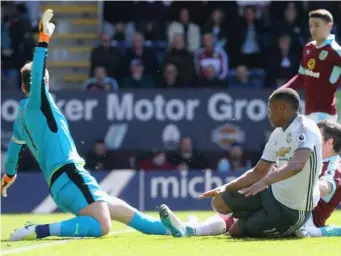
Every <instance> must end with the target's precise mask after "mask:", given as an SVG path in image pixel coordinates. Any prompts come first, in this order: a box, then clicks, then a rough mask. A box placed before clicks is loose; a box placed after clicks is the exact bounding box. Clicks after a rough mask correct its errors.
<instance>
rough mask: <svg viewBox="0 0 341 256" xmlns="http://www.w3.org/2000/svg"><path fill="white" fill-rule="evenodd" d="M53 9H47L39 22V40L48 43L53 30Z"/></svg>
mask: <svg viewBox="0 0 341 256" xmlns="http://www.w3.org/2000/svg"><path fill="white" fill-rule="evenodd" d="M52 17H53V10H51V9H47V10H46V11H45V12H44V13H43V17H42V18H41V20H40V22H39V42H45V43H49V42H50V39H51V36H52V34H53V32H54V29H55V25H54V24H53V23H51V22H50V21H51V19H52Z"/></svg>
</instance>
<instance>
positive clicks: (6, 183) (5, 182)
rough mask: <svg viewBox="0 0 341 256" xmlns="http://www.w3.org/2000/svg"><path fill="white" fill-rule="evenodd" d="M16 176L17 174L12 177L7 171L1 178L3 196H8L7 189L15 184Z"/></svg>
mask: <svg viewBox="0 0 341 256" xmlns="http://www.w3.org/2000/svg"><path fill="white" fill-rule="evenodd" d="M16 178H17V175H16V174H15V175H14V176H12V177H10V176H8V175H7V174H6V173H5V174H4V176H3V177H2V180H1V195H2V196H3V197H7V189H8V188H9V187H10V186H11V185H12V184H13V182H14V181H15V179H16Z"/></svg>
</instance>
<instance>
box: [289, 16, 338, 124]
mask: <svg viewBox="0 0 341 256" xmlns="http://www.w3.org/2000/svg"><path fill="white" fill-rule="evenodd" d="M332 27H333V16H332V15H331V13H330V12H328V11H327V10H315V11H311V12H310V13H309V29H310V33H311V37H312V38H313V40H314V41H312V42H310V43H308V44H307V45H306V46H305V47H304V49H303V51H302V59H301V65H300V68H299V71H298V74H297V75H296V76H294V77H293V78H292V79H291V80H290V81H289V82H287V83H286V84H285V85H283V86H282V87H289V88H292V89H304V91H305V111H306V115H308V117H309V118H311V119H313V120H315V121H316V122H318V121H321V120H325V119H328V120H332V121H337V109H336V90H337V87H338V85H340V82H341V47H340V45H338V44H337V42H336V41H335V36H334V35H332V34H331V33H330V32H331V29H332Z"/></svg>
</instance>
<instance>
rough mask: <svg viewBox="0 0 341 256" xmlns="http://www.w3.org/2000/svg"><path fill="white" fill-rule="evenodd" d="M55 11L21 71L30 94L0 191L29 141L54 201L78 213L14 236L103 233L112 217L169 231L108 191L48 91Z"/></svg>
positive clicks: (13, 176) (45, 16) (48, 16)
mask: <svg viewBox="0 0 341 256" xmlns="http://www.w3.org/2000/svg"><path fill="white" fill-rule="evenodd" d="M52 16H53V11H52V10H47V11H45V12H44V14H43V17H42V20H41V22H40V25H39V43H38V46H37V47H36V48H35V52H34V57H33V62H32V63H29V64H26V65H25V66H24V67H23V68H22V70H21V74H22V80H23V85H22V90H23V92H24V93H25V95H26V96H27V98H26V99H24V100H22V101H21V102H20V108H19V112H18V116H17V118H16V120H15V122H14V128H13V137H12V140H11V142H10V145H9V149H8V153H7V159H6V164H5V168H6V173H5V174H4V176H3V179H2V182H1V194H2V196H4V197H6V196H7V189H8V188H9V186H10V185H12V184H13V182H14V181H15V179H16V167H17V163H18V156H19V152H20V150H21V148H22V145H24V144H26V145H27V147H28V148H29V149H30V151H31V152H32V153H33V155H34V157H35V159H36V160H37V161H38V163H39V166H40V168H41V170H42V172H43V174H44V176H45V179H46V181H47V183H48V185H49V188H50V192H51V196H52V198H53V200H54V202H55V203H56V204H57V206H58V207H59V208H61V209H62V210H64V211H66V212H70V213H73V214H74V215H76V216H75V217H74V218H71V219H69V220H65V221H61V222H56V223H52V224H45V225H33V224H32V225H27V226H25V227H23V228H20V229H17V230H15V231H14V233H13V234H12V235H11V237H10V240H28V239H36V238H44V237H48V236H61V237H100V236H104V235H106V234H108V233H109V231H110V228H111V220H117V221H120V222H123V223H125V224H127V225H129V226H130V227H132V228H135V229H137V230H138V231H141V232H143V233H146V234H156V235H167V234H169V232H168V231H167V229H166V228H165V227H164V226H163V225H162V223H161V222H160V220H158V219H156V218H153V217H150V216H146V215H144V214H143V213H141V212H139V211H138V210H136V209H135V208H133V207H131V206H130V205H128V204H127V203H125V202H124V201H122V200H120V199H118V198H114V197H112V196H109V195H107V194H106V193H105V192H104V191H102V190H101V188H100V187H99V185H98V183H97V181H96V180H95V179H94V178H93V177H92V176H91V175H90V174H89V173H88V172H87V171H86V170H85V169H84V168H83V166H84V160H83V159H82V158H81V157H80V156H79V154H78V152H77V149H76V147H75V143H74V141H73V139H72V137H71V134H70V132H69V128H68V124H67V121H66V119H65V117H64V116H63V114H62V113H61V112H60V111H59V109H58V108H57V106H56V104H55V102H54V100H53V98H52V96H51V94H50V93H49V91H48V80H49V75H48V72H47V70H46V68H45V62H46V56H47V51H48V45H49V41H50V38H51V36H52V34H53V32H54V29H55V26H54V24H52V23H50V20H51V18H52ZM113 186H115V184H113Z"/></svg>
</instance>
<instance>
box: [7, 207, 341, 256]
mask: <svg viewBox="0 0 341 256" xmlns="http://www.w3.org/2000/svg"><path fill="white" fill-rule="evenodd" d="M152 214H153V215H155V216H157V214H156V213H152ZM189 214H190V215H197V216H198V217H199V218H200V219H201V220H203V219H205V218H206V217H209V216H211V215H212V212H179V216H180V217H181V218H182V219H183V220H185V219H186V217H187V215H189ZM69 217H71V216H70V215H68V214H48V215H38V214H35V215H32V214H23V215H6V214H3V215H2V216H1V255H25V256H30V255H34V256H37V255H42V256H46V255H65V256H74V255H82V256H83V255H84V256H88V255H89V256H107V255H108V256H111V255H115V256H117V255H122V256H130V255H131V256H138V255H141V256H154V255H162V256H168V255H169V256H201V255H205V256H206V255H207V256H219V255H223V256H259V255H260V256H288V255H289V256H329V255H341V238H340V237H335V238H305V239H283V240H259V239H231V238H229V237H227V236H216V237H213V236H212V237H192V238H182V239H175V238H173V237H167V236H148V235H143V234H141V233H138V232H136V231H133V230H131V229H129V228H128V227H127V226H125V225H123V224H120V223H117V222H113V227H112V233H111V235H108V236H106V237H104V238H99V239H69V238H64V239H63V238H50V239H44V240H40V241H20V242H9V241H7V239H8V237H9V234H10V233H11V231H12V229H14V228H18V227H21V226H22V225H24V224H25V222H26V221H28V220H29V221H32V222H34V223H49V222H54V221H59V220H63V219H66V218H69ZM329 223H332V224H335V225H340V226H341V211H337V212H335V213H334V214H333V216H332V217H331V218H330V221H329Z"/></svg>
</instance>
